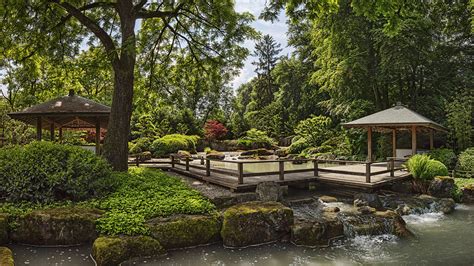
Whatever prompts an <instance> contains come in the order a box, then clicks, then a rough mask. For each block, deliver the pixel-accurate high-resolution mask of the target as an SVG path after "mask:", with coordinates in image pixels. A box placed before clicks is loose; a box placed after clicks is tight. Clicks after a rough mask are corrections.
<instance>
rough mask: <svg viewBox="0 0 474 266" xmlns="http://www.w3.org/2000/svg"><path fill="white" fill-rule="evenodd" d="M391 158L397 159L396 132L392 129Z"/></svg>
mask: <svg viewBox="0 0 474 266" xmlns="http://www.w3.org/2000/svg"><path fill="white" fill-rule="evenodd" d="M392 157H394V158H395V157H397V130H396V129H395V128H394V129H392Z"/></svg>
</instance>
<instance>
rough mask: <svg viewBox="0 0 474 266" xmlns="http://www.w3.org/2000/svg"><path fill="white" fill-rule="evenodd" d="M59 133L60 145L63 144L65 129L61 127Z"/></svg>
mask: <svg viewBox="0 0 474 266" xmlns="http://www.w3.org/2000/svg"><path fill="white" fill-rule="evenodd" d="M58 131H59V136H58V137H59V143H63V128H62V127H59V129H58Z"/></svg>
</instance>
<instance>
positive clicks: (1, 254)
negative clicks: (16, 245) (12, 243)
mask: <svg viewBox="0 0 474 266" xmlns="http://www.w3.org/2000/svg"><path fill="white" fill-rule="evenodd" d="M0 265H1V266H14V265H15V262H14V261H13V253H12V251H11V250H10V249H9V248H6V247H0Z"/></svg>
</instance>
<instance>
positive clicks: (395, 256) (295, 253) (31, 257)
mask: <svg viewBox="0 0 474 266" xmlns="http://www.w3.org/2000/svg"><path fill="white" fill-rule="evenodd" d="M404 219H405V220H406V221H407V223H408V226H409V228H410V229H411V230H412V231H413V232H414V233H415V235H417V239H416V240H410V241H408V240H406V241H403V240H400V239H398V238H396V237H394V236H391V235H382V236H376V237H366V236H359V237H356V238H354V239H349V240H346V241H341V242H340V243H338V244H337V245H336V246H334V247H330V248H324V249H310V248H303V247H294V246H292V245H287V244H273V245H267V246H261V247H253V248H247V249H242V250H238V249H237V250H231V249H224V248H223V247H222V246H221V245H215V246H208V247H200V248H194V249H188V250H182V251H175V252H171V253H170V254H168V255H166V256H164V257H161V258H157V259H146V260H143V259H142V260H139V261H133V262H129V263H126V264H124V265H193V266H194V265H360V264H364V265H365V264H370V265H445V266H447V265H474V205H471V206H467V205H458V207H457V209H456V211H455V212H454V213H453V214H451V215H448V216H444V215H442V214H438V213H427V214H422V215H410V216H405V217H404ZM12 249H13V251H14V253H15V259H16V263H17V264H16V265H26V264H30V265H39V266H42V265H73V266H76V265H94V262H93V261H92V260H91V259H90V256H89V254H90V247H78V248H27V247H22V246H12Z"/></svg>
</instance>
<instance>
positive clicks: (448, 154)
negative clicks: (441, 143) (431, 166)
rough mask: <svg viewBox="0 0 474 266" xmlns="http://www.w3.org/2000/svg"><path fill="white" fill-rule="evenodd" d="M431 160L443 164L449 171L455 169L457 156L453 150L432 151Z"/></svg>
mask: <svg viewBox="0 0 474 266" xmlns="http://www.w3.org/2000/svg"><path fill="white" fill-rule="evenodd" d="M429 155H430V157H431V159H434V160H437V161H440V162H442V163H443V164H444V165H446V167H448V169H454V166H455V165H456V160H457V158H456V154H455V153H454V151H453V150H452V149H447V148H440V149H434V150H431V151H430V153H429Z"/></svg>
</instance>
